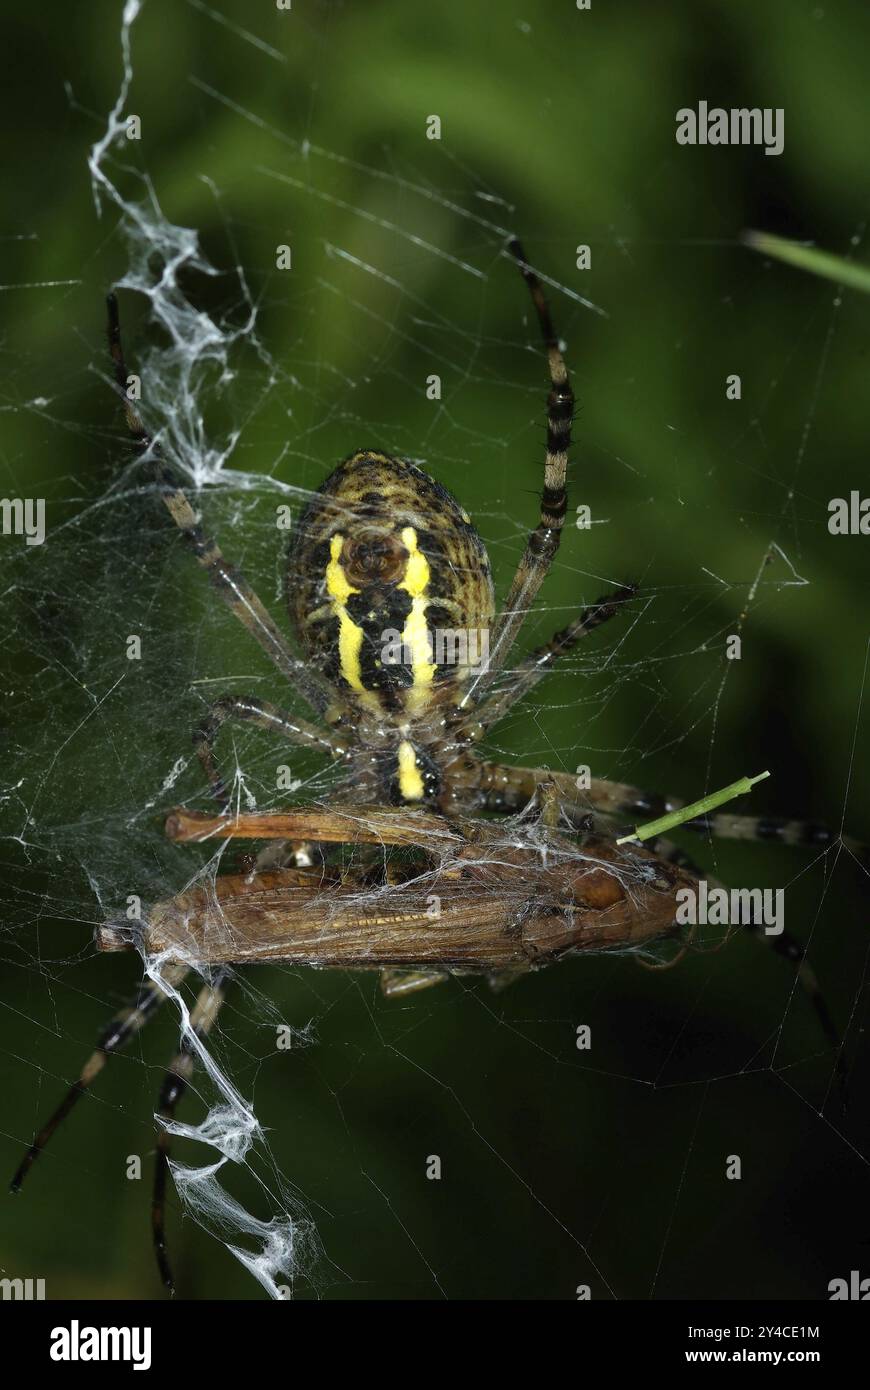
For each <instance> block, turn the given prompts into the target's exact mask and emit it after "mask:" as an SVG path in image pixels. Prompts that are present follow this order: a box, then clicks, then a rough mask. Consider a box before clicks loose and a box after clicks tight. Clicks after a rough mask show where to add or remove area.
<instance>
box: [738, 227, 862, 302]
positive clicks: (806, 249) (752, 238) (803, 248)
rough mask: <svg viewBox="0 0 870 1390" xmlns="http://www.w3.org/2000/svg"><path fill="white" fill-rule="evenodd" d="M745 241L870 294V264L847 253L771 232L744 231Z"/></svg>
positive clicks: (825, 277)
mask: <svg viewBox="0 0 870 1390" xmlns="http://www.w3.org/2000/svg"><path fill="white" fill-rule="evenodd" d="M742 241H743V243H744V245H745V246H749V247H751V248H752V250H753V251H760V252H761V254H762V256H773V257H774V259H775V260H778V261H785V263H786V265H793V266H795V267H796V268H797V269H798V270H808V271H809V272H810V274H811V275H821V276H823V278H824V279H825V280H833V281H835V282H836V283H837V284H838V285H845V286H846V287H847V288H848V289H852V290H863V292H864V294H870V266H865V265H857V264H856V263H855V262H854V261H847V260H846V259H845V258H844V257H843V256H833V255H831V253H830V252H829V251H819V250H818V249H817V247H815V246H812V245H810V244H809V243H807V242H805V241H788V240H787V239H786V238H785V237H780V236H773V235H772V234H771V233H769V232H744V233H743V236H742Z"/></svg>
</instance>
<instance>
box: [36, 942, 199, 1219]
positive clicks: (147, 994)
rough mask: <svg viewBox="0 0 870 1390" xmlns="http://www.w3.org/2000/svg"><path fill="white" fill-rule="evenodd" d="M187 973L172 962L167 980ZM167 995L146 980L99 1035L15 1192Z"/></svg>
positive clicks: (42, 1134)
mask: <svg viewBox="0 0 870 1390" xmlns="http://www.w3.org/2000/svg"><path fill="white" fill-rule="evenodd" d="M186 974H187V966H184V965H175V966H169V967H167V971H166V976H167V982H168V983H170V984H171V985H172V986H175V985H177V984H179V983H180V982H181V980H182V979H183V978H184V976H185V975H186ZM165 998H166V993H165V991H164V990H163V989H161V987H160V985H158V984H156V983H155V982H154V981H153V980H145V981H143V982H142V984H141V985H140V986H139V989H138V990H137V992H136V995H135V997H134V999H133V1001H132V1003H130V1004H127V1005H125V1007H124V1008H123V1009H120V1010H119V1012H118V1013H116V1014H115V1015H114V1017H113V1018H112V1019H111V1020H110V1022H109V1023H108V1024H107V1025H106V1027H105V1028H104V1029H103V1030H102V1032H101V1033H100V1035H99V1037H98V1038H97V1046H96V1050H95V1051H94V1052H93V1053H92V1054H91V1056H90V1057H89V1058H88V1060H87V1061H86V1062H85V1064H84V1066H83V1067H82V1070H81V1072H80V1073H79V1077H78V1080H77V1081H74V1082H73V1084H72V1085H71V1086H70V1088H69V1090H68V1091H67V1093H66V1095H65V1096H64V1098H63V1100H62V1101H61V1103H60V1105H59V1106H58V1107H57V1109H56V1110H55V1111H54V1113H53V1114H52V1115H51V1116H50V1117H49V1119H48V1120H47V1121H46V1123H45V1124H44V1125H43V1127H42V1129H41V1130H40V1131H39V1133H38V1134H37V1136H36V1138H35V1139H34V1141H33V1143H32V1144H31V1145H30V1148H29V1149H28V1150H27V1152H26V1154H25V1155H24V1157H23V1159H22V1160H21V1162H20V1163H19V1165H18V1168H17V1169H16V1172H15V1176H14V1177H13V1179H12V1182H11V1184H10V1187H11V1189H12V1191H13V1192H17V1191H18V1189H19V1188H20V1187H21V1184H22V1183H23V1182H24V1179H25V1178H26V1177H27V1174H28V1173H29V1172H30V1169H31V1168H32V1166H33V1164H34V1162H35V1160H36V1159H37V1158H38V1156H39V1154H41V1153H42V1150H43V1149H44V1148H45V1146H46V1144H47V1143H48V1141H49V1140H50V1139H51V1136H52V1135H53V1134H54V1132H55V1130H56V1129H58V1127H59V1126H60V1125H61V1124H62V1123H63V1121H64V1120H65V1119H66V1117H67V1115H68V1114H69V1113H70V1111H71V1110H72V1108H73V1106H74V1105H75V1104H76V1102H77V1101H78V1100H79V1099H80V1097H81V1096H83V1095H84V1093H85V1091H87V1090H88V1089H89V1088H90V1087H91V1085H92V1084H93V1082H94V1081H95V1080H96V1078H97V1077H98V1076H99V1074H100V1072H101V1071H102V1069H103V1067H104V1066H105V1064H106V1059H107V1058H108V1057H110V1056H111V1055H112V1053H113V1052H120V1051H121V1049H122V1048H123V1047H126V1046H127V1043H128V1042H130V1040H131V1038H134V1037H135V1036H136V1034H137V1033H138V1032H139V1030H140V1029H141V1028H144V1026H145V1024H146V1023H147V1022H148V1020H149V1019H150V1018H151V1016H152V1014H153V1013H154V1012H155V1011H156V1010H157V1008H158V1007H159V1006H160V1005H161V1004H162V1003H163V1001H164V1000H165Z"/></svg>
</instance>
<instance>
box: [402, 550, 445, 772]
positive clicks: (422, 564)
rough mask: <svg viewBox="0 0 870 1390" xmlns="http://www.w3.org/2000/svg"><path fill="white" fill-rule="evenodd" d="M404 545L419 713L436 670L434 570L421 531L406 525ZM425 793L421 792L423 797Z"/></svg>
mask: <svg viewBox="0 0 870 1390" xmlns="http://www.w3.org/2000/svg"><path fill="white" fill-rule="evenodd" d="M402 544H403V545H404V547H405V549H406V550H407V551H408V563H407V565H406V566H405V576H404V578H403V580H402V582H401V584H399V586H398V587H399V588H400V589H404V590H405V593H406V594H410V596H411V611H410V613H409V614H408V616H407V618H406V619H405V626H404V627H403V629H402V642H403V644H404V646H405V649H406V650H407V651H409V652H410V655H411V673H412V676H413V683H412V684H411V685H410V686H409V687H408V690H407V692H406V694H407V698H406V708H407V709H408V712H409V713H410V714H415V713H416V712H417V711H418V710H419V709H420V708H421V706H424V705H425V704H426V703H427V702H428V699H429V692H430V690H431V686H432V678H433V676H434V675H435V669H436V668H435V664H434V662H433V661H432V647H431V643H430V640H429V630H428V628H427V626H426V608H427V606H428V603H429V599H428V597H427V590H428V588H429V580H430V578H431V570H430V569H429V561H428V560H427V559H426V556H425V555H424V554H423V552H422V551H421V550H418V549H417V532H416V531H415V530H414V528H413V526H406V527H404V529H403V531H402ZM403 746H404V745H403ZM400 761H401V758H400ZM421 786H422V781H421ZM422 794H423V793H422V791H421V792H420V796H422ZM403 795H404V793H403Z"/></svg>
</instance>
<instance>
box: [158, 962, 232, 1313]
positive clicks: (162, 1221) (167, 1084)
mask: <svg viewBox="0 0 870 1390" xmlns="http://www.w3.org/2000/svg"><path fill="white" fill-rule="evenodd" d="M226 979H227V972H226V971H219V972H218V973H217V975H216V977H215V979H214V981H213V982H212V983H211V984H207V985H204V986H203V988H202V989H201V990H200V992H199V996H198V998H197V1001H196V1004H195V1005H194V1008H193V1010H192V1011H191V1015H190V1029H191V1032H192V1033H193V1034H194V1036H195V1037H196V1038H198V1039H203V1038H206V1037H208V1034H209V1032H210V1031H211V1029H212V1027H213V1026H214V1023H215V1020H216V1018H217V1016H218V1013H219V1012H220V1007H221V1004H222V1003H223V1000H224V991H225V985H226ZM193 1068H194V1054H193V1046H192V1044H191V1042H190V1040H189V1038H185V1039H184V1042H183V1043H182V1045H181V1049H180V1050H179V1052H177V1053H176V1055H175V1057H174V1058H173V1060H172V1062H171V1063H170V1065H169V1067H168V1069H167V1071H166V1074H165V1076H164V1078H163V1084H162V1085H161V1087H160V1097H159V1100H158V1103H157V1115H158V1119H159V1120H160V1121H161V1126H160V1132H159V1134H158V1136H157V1155H156V1162H155V1165H154V1187H153V1190H152V1198H151V1233H152V1238H153V1241H154V1254H155V1256H156V1259H157V1267H158V1269H159V1270H160V1278H161V1280H162V1282H163V1284H164V1285H165V1287H166V1288H167V1289H169V1290H170V1291H171V1292H173V1293H174V1292H175V1284H174V1281H173V1278H172V1269H171V1267H170V1264H169V1257H168V1255H167V1251H166V1178H167V1175H168V1173H169V1170H170V1163H169V1152H170V1146H171V1144H172V1130H171V1128H170V1126H171V1125H172V1122H173V1120H174V1119H175V1109H176V1106H177V1105H178V1102H179V1101H180V1100H181V1097H182V1096H183V1095H184V1093H185V1091H186V1090H187V1087H188V1085H189V1084H190V1078H191V1077H192V1075H193Z"/></svg>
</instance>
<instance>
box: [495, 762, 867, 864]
mask: <svg viewBox="0 0 870 1390" xmlns="http://www.w3.org/2000/svg"><path fill="white" fill-rule="evenodd" d="M481 767H482V776H481V781H480V791H481V795H482V798H483V799H482V803H481V809H485V810H487V811H501V812H503V813H505V814H508V815H510V814H513V813H514V812H516V811H520V810H522V808H523V807H524V806H526V805H527V804H528V803H529V801H531V799H532V797H533V796H534V795H535V789H536V787H537V786H538V784H539V783H540V782H541V781H543V780H544V779H545V778H549V779H550V780H551V781H552V782H553V784H554V786H555V787H556V789H557V791H558V793H559V797H560V800H561V803H562V810H563V812H564V813H565V815H566V816H568V817H569V819H574V820H578V821H579V820H581V819H582V817H583V816H584V815H585V816H586V817H588V815H589V812H590V810H591V811H593V812H597V813H598V815H597V816H596V817H595V822H594V823H595V828H596V829H597V830H599V831H601V832H602V833H604V834H609V833H612V831H613V829H614V827H615V825H616V824H620V825H625V824H626V823H630V822H632V821H635V822H636V823H637V824H642V822H643V821H645V820H652V819H655V818H656V817H658V816H662V815H665V814H666V813H667V812H668V811H676V810H679V808H680V807H681V806H685V805H686V802H685V800H684V798H682V797H679V796H661V795H659V794H658V793H652V792H647V791H643V790H642V789H641V788H639V787H635V786H631V785H630V784H629V783H627V782H610V781H606V780H605V779H603V778H598V777H593V778H591V779H590V783H589V786H588V787H584V788H580V787H578V785H577V777H576V776H575V774H574V773H571V772H552V771H543V770H542V769H541V768H535V767H515V766H513V765H512V764H500V763H491V762H487V763H483V764H482V765H481ZM599 817H601V819H600V820H599ZM680 829H681V830H693V831H695V832H696V833H697V834H702V835H708V836H711V837H712V838H713V839H721V840H750V841H763V842H766V843H770V842H773V841H775V842H778V843H779V844H785V845H794V846H798V847H801V848H808V849H823V848H826V847H827V846H829V845H834V844H838V843H839V844H842V845H844V846H845V848H846V849H849V850H851V851H852V852H853V853H855V854H857V855H859V856H860V855H863V854H866V852H867V851H866V848H865V846H863V845H862V844H861V843H860V841H858V840H855V839H853V838H852V837H851V836H848V835H839V834H837V833H836V832H835V831H833V830H831V829H830V828H829V827H828V826H826V825H823V824H821V823H820V822H818V821H810V820H802V819H799V818H794V817H788V816H741V815H735V814H733V813H732V812H729V811H717V812H715V813H714V814H713V815H708V816H696V817H695V819H694V820H689V821H686V822H685V823H684V824H683V825H682V826H681V827H680Z"/></svg>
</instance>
